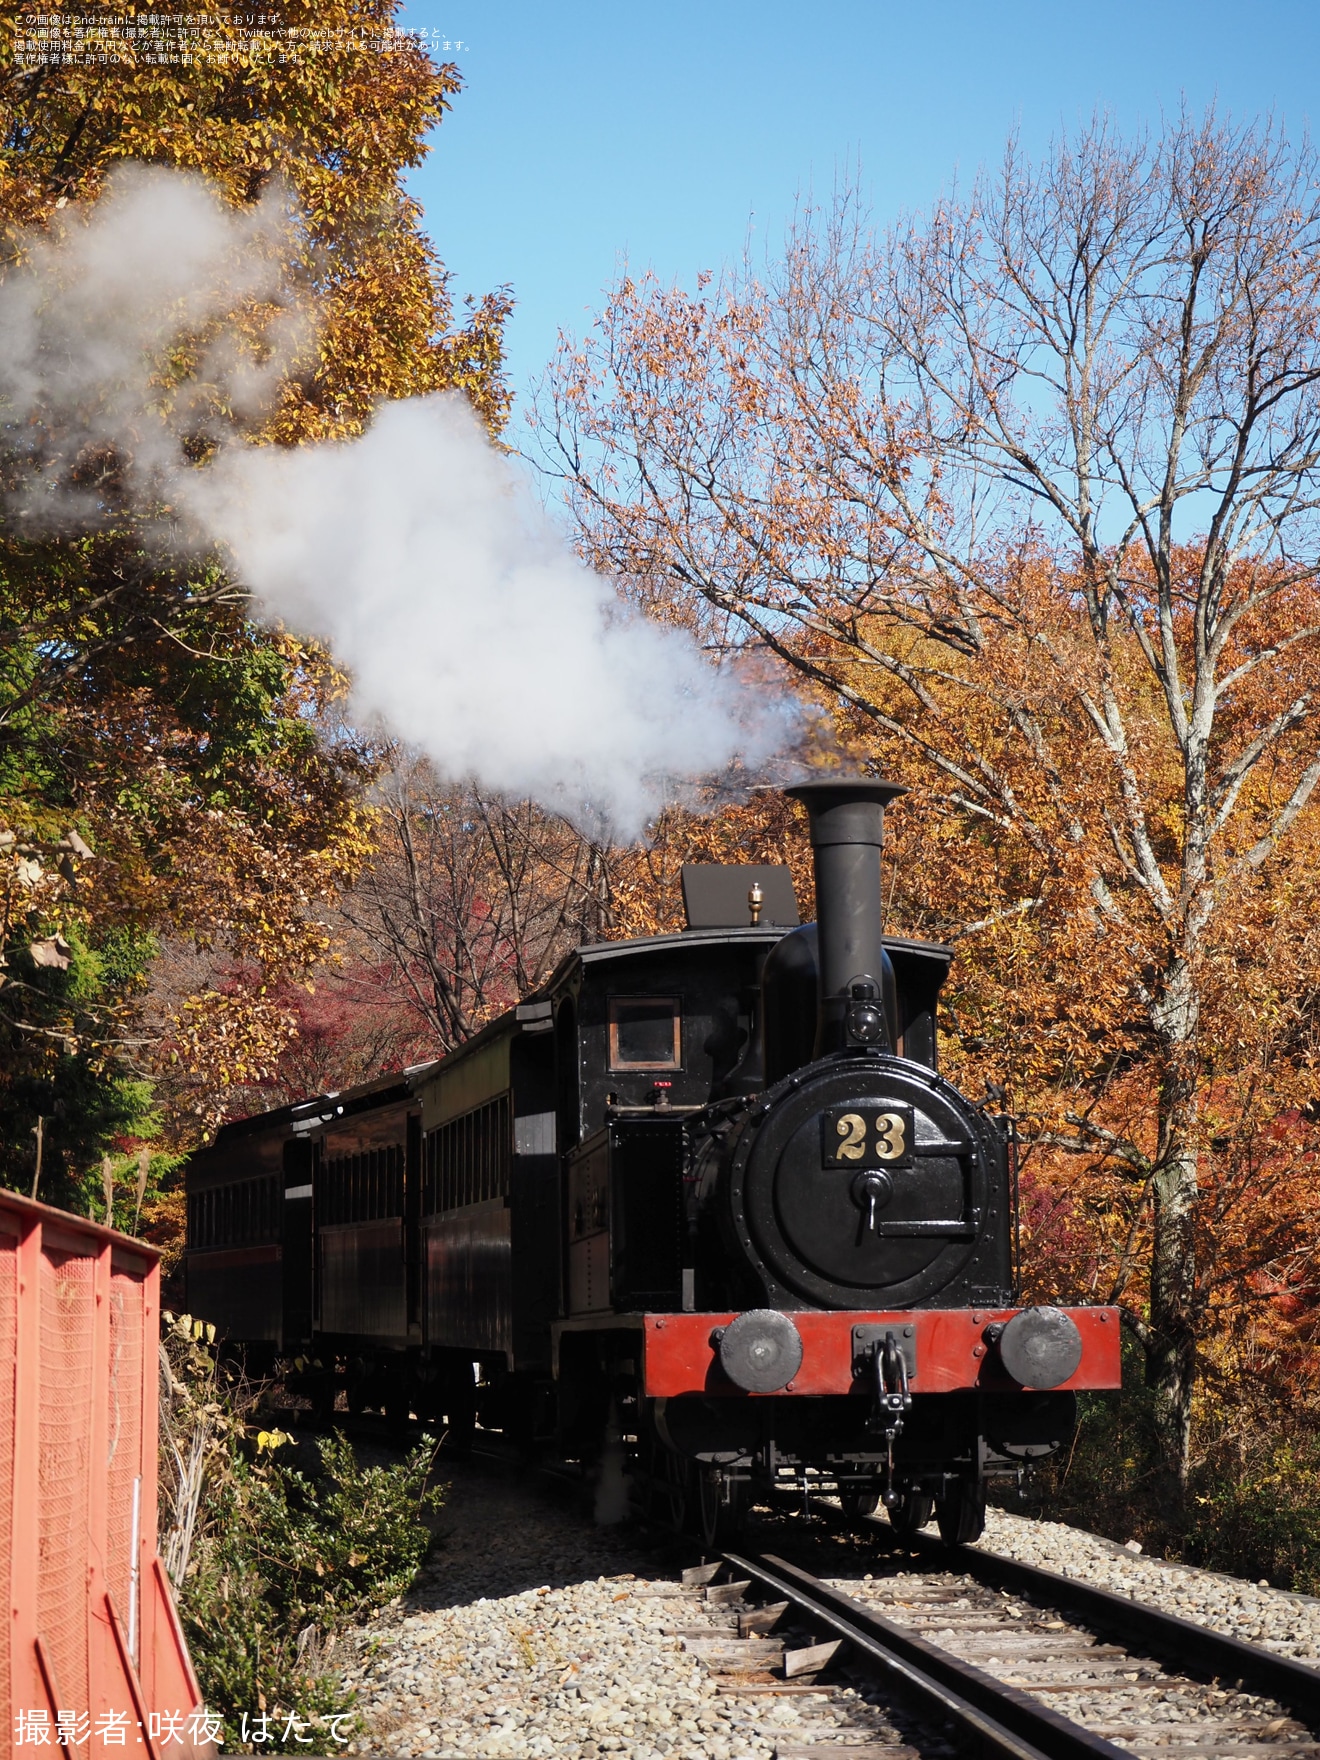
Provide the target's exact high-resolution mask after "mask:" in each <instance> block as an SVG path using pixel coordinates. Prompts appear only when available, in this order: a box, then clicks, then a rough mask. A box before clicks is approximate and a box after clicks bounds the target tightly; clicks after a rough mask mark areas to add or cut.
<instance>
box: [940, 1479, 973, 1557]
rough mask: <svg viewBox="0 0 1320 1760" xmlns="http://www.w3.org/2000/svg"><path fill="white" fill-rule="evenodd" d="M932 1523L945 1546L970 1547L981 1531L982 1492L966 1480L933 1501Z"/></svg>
mask: <svg viewBox="0 0 1320 1760" xmlns="http://www.w3.org/2000/svg"><path fill="white" fill-rule="evenodd" d="M935 1523H936V1526H937V1527H938V1528H939V1531H940V1539H941V1540H943V1542H944V1544H945V1545H946V1546H970V1545H971V1543H972V1541H973V1540H979V1539H980V1538H981V1535H982V1533H983V1532H984V1531H985V1492H984V1490H983V1489H982V1488H981V1486H979V1485H976V1484H974V1483H973V1482H972V1481H971V1480H969V1479H963V1480H960V1482H959V1484H958V1488H957V1490H956V1491H952V1492H950V1493H949V1494H948V1496H947V1497H937V1498H936V1499H935Z"/></svg>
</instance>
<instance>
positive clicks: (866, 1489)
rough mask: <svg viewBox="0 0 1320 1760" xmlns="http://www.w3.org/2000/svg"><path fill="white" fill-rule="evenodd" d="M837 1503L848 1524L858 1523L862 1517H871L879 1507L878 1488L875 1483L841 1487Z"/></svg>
mask: <svg viewBox="0 0 1320 1760" xmlns="http://www.w3.org/2000/svg"><path fill="white" fill-rule="evenodd" d="M839 1503H840V1505H841V1507H842V1509H843V1513H844V1515H845V1516H847V1518H848V1520H849V1521H850V1522H859V1521H861V1520H862V1518H863V1517H864V1516H873V1515H874V1514H875V1512H876V1510H877V1509H878V1508H879V1507H880V1487H879V1485H878V1484H875V1483H872V1484H870V1485H841V1486H840V1487H839Z"/></svg>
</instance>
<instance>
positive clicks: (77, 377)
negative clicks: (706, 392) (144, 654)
mask: <svg viewBox="0 0 1320 1760" xmlns="http://www.w3.org/2000/svg"><path fill="white" fill-rule="evenodd" d="M287 226H288V220H287V217H286V215H285V213H284V211H283V206H282V203H281V201H280V200H279V199H277V198H274V197H272V198H271V199H270V200H269V201H268V202H267V203H266V204H264V205H263V206H262V207H259V208H257V209H251V210H246V211H240V212H235V211H233V210H230V209H228V208H226V207H224V206H223V205H222V204H221V203H220V202H219V201H218V200H217V198H216V197H215V195H214V194H213V193H212V192H211V191H210V190H209V189H208V187H207V186H206V185H205V184H203V183H202V182H201V181H200V180H199V179H196V178H191V177H187V176H184V175H181V174H179V173H175V172H165V171H160V170H146V169H144V168H141V167H133V168H129V169H128V170H127V171H126V172H121V173H120V175H119V176H118V177H117V178H116V179H115V180H114V182H113V184H112V186H111V187H110V189H109V190H108V191H107V193H106V194H105V195H104V196H103V197H102V199H101V201H100V202H99V203H98V204H97V205H96V206H95V207H94V208H93V209H92V210H91V211H90V213H88V214H86V215H84V214H82V213H80V212H77V211H74V210H71V211H70V212H69V216H68V218H67V219H65V220H64V223H63V225H62V226H61V227H60V229H59V232H58V233H57V234H54V235H52V236H51V237H50V238H49V239H39V240H35V241H32V242H31V243H30V245H29V248H28V250H27V252H26V254H25V256H24V258H23V260H22V261H21V262H20V263H19V265H18V266H17V267H15V268H13V269H11V270H10V272H9V274H8V276H7V277H6V278H5V280H4V281H3V283H0V348H2V349H3V358H0V400H3V404H4V405H7V407H6V408H3V409H2V410H0V419H3V421H4V423H5V425H6V427H7V429H8V436H9V439H10V441H11V443H12V442H14V441H15V440H17V441H18V443H19V444H20V445H26V446H27V447H28V449H29V451H30V453H31V465H32V469H31V472H30V474H29V482H30V484H31V485H33V486H34V490H35V492H34V491H33V490H30V491H29V494H28V496H27V499H26V506H25V511H26V512H27V514H28V517H29V518H30V519H34V520H39V519H43V518H44V519H45V520H60V521H62V522H66V523H67V522H76V521H81V522H87V521H89V520H93V519H94V518H95V517H96V516H97V512H98V503H97V498H96V495H95V492H94V491H89V490H88V489H85V488H84V489H78V488H77V487H76V486H75V485H74V483H73V482H72V481H71V473H70V469H69V466H70V463H71V461H72V460H73V459H74V458H75V457H76V456H77V455H78V454H79V453H80V452H85V451H86V449H87V448H89V447H91V448H95V447H97V446H103V447H104V446H109V447H112V448H114V449H115V450H116V451H117V452H119V453H120V454H128V455H130V456H131V459H132V466H131V470H132V474H133V479H134V481H135V483H136V484H137V486H138V488H139V490H140V491H141V492H142V493H143V494H146V493H147V492H148V491H150V492H151V493H152V494H154V495H160V494H161V493H162V492H164V493H165V494H166V495H167V496H168V497H169V498H170V499H171V500H172V501H173V503H174V504H175V506H180V507H183V508H185V509H186V510H187V512H188V513H189V515H190V516H191V517H192V518H193V520H195V521H196V523H197V525H198V527H199V528H200V530H201V531H202V532H203V533H204V534H205V539H206V541H207V542H209V543H213V544H217V545H221V546H223V547H224V548H226V549H227V550H228V551H229V552H230V554H231V555H232V557H233V558H234V561H235V564H236V566H237V572H238V575H239V577H240V578H241V580H242V581H243V582H244V584H245V585H246V586H248V587H249V588H250V589H251V590H252V592H253V593H254V595H255V597H256V600H257V604H258V607H259V609H260V611H261V613H262V615H264V616H265V617H267V618H269V619H271V620H275V621H280V622H283V623H285V624H286V625H287V626H288V627H290V628H292V629H295V630H297V631H299V632H300V633H302V634H304V635H308V636H316V637H319V638H320V639H322V640H323V641H324V642H325V643H326V644H327V645H328V646H329V647H330V649H331V650H332V652H333V653H334V654H335V655H336V657H337V658H338V659H339V661H340V662H341V663H342V664H343V665H344V667H345V668H346V670H347V671H349V672H350V674H351V675H352V677H353V680H354V707H355V713H356V714H357V715H358V716H359V717H360V718H362V719H364V720H373V721H375V720H378V721H380V722H381V723H382V724H383V725H384V726H385V727H386V728H387V729H388V730H389V731H391V732H392V733H394V734H395V735H397V736H399V737H400V738H402V739H404V740H405V741H407V742H409V743H410V744H412V745H415V746H417V747H419V748H420V749H421V750H422V751H424V752H425V753H426V755H427V756H428V757H429V758H430V759H431V760H432V762H433V763H434V764H435V766H436V767H437V769H439V770H440V771H441V772H443V773H444V774H446V775H448V776H451V777H455V778H466V777H474V778H476V779H477V780H478V781H479V782H481V783H483V784H484V785H485V786H487V787H489V788H492V789H496V790H499V791H501V792H504V793H507V794H513V795H517V796H523V795H527V796H531V797H533V798H534V799H537V800H539V801H541V802H542V803H543V804H545V805H547V806H549V807H551V808H554V809H557V810H561V811H565V812H567V813H569V814H570V815H571V816H574V817H576V818H578V819H579V820H580V821H584V822H587V823H589V824H591V825H592V826H593V827H595V828H599V827H601V826H609V827H610V828H611V829H612V830H613V831H614V832H616V833H618V834H626V835H627V834H636V833H638V832H640V830H641V829H642V827H643V825H644V823H645V821H646V819H647V817H648V816H649V815H650V814H652V813H653V812H654V811H655V810H656V809H657V807H658V806H659V805H660V804H661V802H662V801H663V800H664V799H665V798H669V797H671V796H672V795H673V794H674V793H675V792H676V784H680V783H681V782H683V781H686V780H690V779H692V778H695V777H699V776H703V775H711V774H715V773H718V772H720V771H722V770H724V769H725V768H726V766H727V765H729V764H730V763H731V762H733V761H734V760H735V759H740V760H741V761H742V762H743V763H744V764H746V765H748V766H752V767H754V766H756V765H758V764H760V763H761V762H762V761H763V760H764V759H765V758H766V757H768V756H769V755H770V754H771V753H772V752H773V751H775V750H776V749H778V748H779V747H780V746H781V744H782V743H783V741H784V739H785V738H786V737H787V735H788V734H789V732H790V729H791V719H790V716H789V712H788V710H787V709H786V708H785V706H784V704H783V702H782V700H780V699H778V698H774V699H771V698H767V697H765V696H764V695H761V694H758V693H756V692H754V691H752V690H750V689H748V688H744V687H742V686H740V685H739V683H738V682H737V680H736V679H735V678H734V677H732V676H731V675H730V674H729V673H727V672H719V671H717V670H716V669H715V668H714V667H712V666H711V665H710V664H709V662H708V661H707V660H706V659H705V657H704V656H703V654H702V652H701V650H700V649H699V647H698V646H697V644H696V643H695V642H694V641H693V640H692V639H691V638H690V637H689V636H688V635H687V634H686V633H684V632H681V631H677V630H673V629H669V628H666V627H663V626H661V625H659V624H656V623H653V622H650V621H649V620H646V619H644V618H641V617H638V616H636V615H634V614H632V613H631V612H630V611H629V610H628V609H627V608H626V607H625V606H624V604H623V603H622V601H621V600H620V599H619V598H618V596H617V595H616V593H615V592H614V590H613V588H612V587H611V585H610V583H609V582H608V581H606V580H605V579H604V578H602V577H601V576H600V575H598V574H596V573H594V572H593V571H592V570H590V569H588V568H587V567H586V566H585V565H584V564H583V563H582V562H580V561H579V560H578V558H577V557H576V556H575V555H574V554H573V552H572V550H571V549H570V548H569V546H568V545H567V543H566V542H565V540H564V539H563V538H562V537H561V536H560V535H559V533H557V532H556V530H555V529H554V527H553V526H552V525H551V523H550V521H549V519H548V518H547V517H546V515H545V514H544V513H543V512H542V511H541V510H540V508H539V507H538V505H537V503H536V500H535V498H534V496H533V495H532V494H531V492H530V490H529V489H528V487H527V485H526V483H525V482H524V481H523V479H522V478H521V477H520V476H519V474H518V472H517V469H516V467H515V466H514V465H513V464H512V463H511V461H510V460H509V459H507V458H506V457H505V456H504V455H503V454H501V453H499V452H498V451H497V450H496V449H495V448H494V447H493V446H491V445H490V443H489V441H488V440H487V439H486V438H485V435H484V433H483V432H482V430H481V427H480V424H479V423H478V421H477V419H476V417H475V416H474V415H473V413H472V411H471V409H470V407H469V405H468V404H467V402H466V399H464V398H463V397H461V396H460V395H458V394H447V395H443V396H437V397H428V398H419V399H413V400H410V401H407V402H402V403H395V404H388V405H385V406H383V407H382V408H381V410H380V412H379V413H378V414H377V416H376V418H375V420H374V422H373V423H372V426H371V427H370V429H369V431H368V432H367V433H366V434H365V435H364V436H363V437H362V438H361V439H358V440H353V441H347V442H343V443H337V444H330V443H325V444H321V445H317V446H305V447H301V448H297V449H284V448H276V447H270V446H261V447H257V446H250V445H245V444H243V443H242V441H241V440H240V439H238V438H237V436H236V433H235V431H234V430H233V428H229V429H228V431H226V420H227V418H226V420H222V419H221V418H220V417H218V416H217V415H216V411H217V410H229V411H236V412H238V413H240V414H244V413H250V412H251V410H252V409H253V408H254V407H255V405H256V402H257V400H258V399H259V397H260V396H261V395H263V394H266V393H268V391H269V389H270V387H271V386H272V385H273V384H274V383H275V381H276V379H277V377H278V372H279V370H280V368H281V365H282V363H283V362H284V361H285V360H286V359H287V358H288V351H289V349H290V348H291V347H292V346H295V345H296V341H297V337H298V325H297V312H296V308H294V307H291V306H290V305H289V304H288V302H287V301H285V302H284V304H283V305H281V303H280V301H281V297H282V296H281V289H282V288H286V287H287V283H288V275H287V271H286V269H285V268H284V265H283V263H282V261H281V259H282V257H283V256H284V255H285V250H286V247H287V241H288V238H289V234H288V232H287V231H286V228H287ZM253 300H260V301H265V302H272V305H273V317H272V320H271V322H270V323H268V325H267V333H266V334H267V342H268V344H272V345H273V348H272V353H271V357H270V359H269V360H268V361H267V362H266V364H265V365H264V367H262V368H259V369H258V368H255V367H253V366H252V365H251V364H250V363H251V356H250V353H248V354H246V355H245V354H244V352H243V350H242V349H240V348H238V347H237V346H236V345H235V343H234V341H233V338H232V335H231V333H230V331H228V330H227V329H226V328H225V325H224V323H223V320H224V318H225V315H226V314H228V313H230V312H232V311H233V310H234V309H235V308H236V307H238V306H239V305H241V304H243V302H251V301H253ZM208 327H209V332H208ZM184 332H187V333H189V334H191V335H194V336H195V335H196V334H197V333H199V332H203V333H209V341H208V342H207V345H206V348H205V351H204V352H203V353H202V354H201V356H200V358H199V361H198V364H197V368H196V372H195V375H194V377H193V380H192V382H191V384H190V386H188V387H185V388H184V393H183V394H182V395H176V396H175V397H174V399H173V402H172V406H171V408H170V410H169V412H168V413H167V414H166V413H163V412H162V409H161V403H162V396H161V391H160V385H159V380H158V379H153V373H154V372H155V371H156V369H157V368H158V366H159V362H160V360H161V357H162V354H163V352H164V351H165V350H166V349H167V348H169V347H170V346H171V345H172V344H173V343H174V342H175V340H176V338H177V337H178V336H179V335H180V334H181V333H184ZM245 363H246V364H245ZM199 431H205V432H207V433H209V435H210V437H211V438H212V439H213V440H220V441H221V442H222V443H221V444H220V446H219V450H218V451H217V452H216V453H215V455H214V456H213V457H212V458H211V460H210V462H209V463H207V464H206V465H204V466H201V467H195V466H193V465H190V464H189V463H188V462H187V461H186V459H185V457H184V455H183V452H182V450H181V441H182V440H183V438H184V437H185V436H188V437H193V436H195V435H196V434H197V433H198V432H199ZM74 474H76V473H74Z"/></svg>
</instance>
